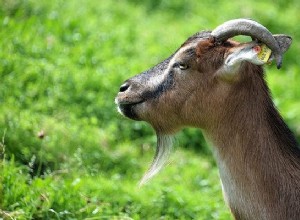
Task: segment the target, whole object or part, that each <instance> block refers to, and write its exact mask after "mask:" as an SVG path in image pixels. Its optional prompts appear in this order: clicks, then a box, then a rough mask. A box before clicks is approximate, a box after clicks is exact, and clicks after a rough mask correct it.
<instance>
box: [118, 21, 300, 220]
mask: <svg viewBox="0 0 300 220" xmlns="http://www.w3.org/2000/svg"><path fill="white" fill-rule="evenodd" d="M236 35H248V36H251V37H252V41H251V42H245V43H239V42H236V41H233V40H231V39H230V38H231V37H233V36H236ZM291 42H292V39H291V37H289V36H287V35H272V34H271V32H269V31H268V29H267V28H265V27H264V26H263V25H261V24H259V23H258V22H255V21H253V20H248V19H235V20H231V21H228V22H225V23H224V24H222V25H220V26H219V27H217V28H216V29H215V30H213V31H212V32H211V31H202V32H198V33H196V34H195V35H193V36H191V37H190V38H188V39H187V40H186V41H185V42H184V43H183V44H182V45H181V47H180V48H179V49H178V50H177V51H176V52H175V53H174V54H172V55H171V56H170V57H169V58H167V59H165V60H164V61H162V62H161V63H159V64H157V65H156V66H154V67H153V68H151V69H149V70H147V71H145V72H142V73H140V74H138V75H136V76H134V77H132V78H130V79H128V80H126V81H125V83H124V84H122V86H121V87H120V91H119V93H118V95H117V97H116V99H115V102H116V104H117V105H118V109H119V111H120V112H121V113H122V114H123V115H125V116H126V117H128V118H131V119H134V120H143V121H146V122H148V123H150V124H151V125H152V127H153V128H154V129H155V131H156V134H157V137H158V143H157V148H156V155H155V157H154V160H153V162H152V165H151V167H150V168H149V170H148V172H147V173H146V174H145V176H144V177H143V179H142V181H141V182H142V183H144V182H145V181H147V180H148V179H149V178H151V177H152V176H153V175H155V174H156V173H157V172H158V171H159V170H160V169H161V168H162V167H163V165H164V164H165V161H166V159H167V158H168V156H169V154H170V149H171V147H172V135H173V134H174V133H175V132H177V131H179V130H180V129H181V128H183V127H186V126H191V127H197V128H200V129H201V130H202V131H203V133H204V135H205V138H206V140H207V141H209V142H210V143H211V144H212V149H213V154H214V157H215V159H216V161H217V165H218V168H219V172H220V178H221V184H222V190H223V194H224V199H225V201H226V203H227V204H228V206H229V208H230V210H231V212H232V214H233V216H234V218H235V219H243V220H244V219H247V220H248V219H249V220H250V219H253V220H254V219H255V220H258V219H260V220H261V219H265V220H270V219H272V220H284V219H287V220H296V219H300V149H299V148H298V144H297V142H296V139H295V137H294V135H293V134H292V132H291V131H290V130H289V128H288V126H287V125H286V124H285V123H284V121H283V119H282V117H281V116H280V114H279V112H278V111H277V109H276V107H275V106H274V104H273V102H272V99H271V95H270V92H269V88H268V86H267V84H266V81H265V79H264V71H263V64H265V63H267V62H270V61H271V60H273V59H274V60H276V63H277V67H278V68H280V66H281V61H282V54H283V53H284V52H285V51H286V50H287V49H288V48H289V46H290V44H291ZM265 46H266V47H265ZM264 47H265V49H266V51H265V52H266V54H267V52H268V51H269V52H270V53H269V55H266V59H264V60H263V59H262V58H261V57H260V56H261V50H262V49H263V48H264ZM269 48H270V49H269ZM271 52H272V53H271ZM270 54H271V55H270Z"/></svg>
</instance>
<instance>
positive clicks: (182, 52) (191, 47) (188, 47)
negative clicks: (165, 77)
mask: <svg viewBox="0 0 300 220" xmlns="http://www.w3.org/2000/svg"><path fill="white" fill-rule="evenodd" d="M198 42H199V41H198ZM198 42H191V43H189V44H185V45H183V46H181V47H180V48H179V50H178V51H177V52H176V53H175V55H174V57H173V60H174V59H175V60H176V59H180V58H185V57H189V56H192V55H193V54H194V53H195V48H196V46H197V44H198Z"/></svg>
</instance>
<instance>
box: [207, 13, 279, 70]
mask: <svg viewBox="0 0 300 220" xmlns="http://www.w3.org/2000/svg"><path fill="white" fill-rule="evenodd" d="M211 35H212V36H213V37H214V38H215V40H216V41H218V42H223V41H225V40H227V39H228V38H231V37H234V36H237V35H247V36H251V37H252V38H255V39H257V40H259V41H261V42H262V43H264V44H266V45H267V46H268V47H269V48H270V49H271V50H272V52H273V55H274V57H275V60H276V64H277V68H278V69H279V68H280V67H281V63H282V53H281V51H280V48H279V45H278V43H277V41H276V40H275V38H274V37H273V35H272V33H271V32H270V31H269V30H268V29H267V28H266V27H264V26H263V25H261V24H259V23H258V22H256V21H253V20H250V19H243V18H241V19H234V20H230V21H227V22H225V23H223V24H221V25H220V26H218V27H216V28H215V29H214V30H213V31H212V32H211Z"/></svg>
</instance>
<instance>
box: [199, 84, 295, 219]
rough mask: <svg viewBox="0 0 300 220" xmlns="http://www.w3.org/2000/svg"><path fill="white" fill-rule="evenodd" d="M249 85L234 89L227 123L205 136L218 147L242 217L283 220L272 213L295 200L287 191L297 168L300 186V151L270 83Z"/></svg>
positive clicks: (229, 192)
mask: <svg viewBox="0 0 300 220" xmlns="http://www.w3.org/2000/svg"><path fill="white" fill-rule="evenodd" d="M257 82H258V81H257V79H256V83H257ZM246 87H248V88H246ZM246 87H245V85H241V87H240V88H237V90H235V91H234V92H235V94H232V97H229V98H228V100H226V103H227V106H225V107H224V109H223V111H224V115H223V116H222V117H221V120H220V121H219V122H218V123H216V124H215V126H214V127H212V128H211V129H209V130H207V131H206V132H205V133H206V136H207V138H208V139H209V140H210V142H212V144H213V146H214V153H215V157H216V159H217V163H218V166H219V170H220V177H221V180H222V184H223V191H224V194H225V197H227V200H228V203H229V206H230V207H231V210H232V211H233V213H234V214H235V216H236V218H237V219H277V218H275V217H274V216H271V215H272V214H271V210H273V211H274V209H276V208H278V207H277V206H278V204H280V203H278V199H285V198H284V196H289V195H284V196H283V195H281V194H288V193H291V192H284V189H282V185H289V184H294V183H292V181H293V180H291V176H289V175H290V172H293V170H294V171H295V170H296V171H295V173H296V172H297V173H298V174H297V175H298V176H297V181H298V182H297V184H299V183H300V181H299V170H300V161H299V158H300V157H299V156H300V153H299V150H298V148H297V147H296V145H297V143H296V141H295V138H294V136H293V135H292V133H291V132H290V130H289V129H288V128H287V126H286V125H285V123H284V122H283V120H282V119H281V117H280V115H279V113H278V112H277V110H276V108H275V107H274V106H273V103H272V101H271V98H270V96H269V94H268V89H267V87H266V85H265V83H264V81H263V80H262V81H261V82H260V84H259V83H258V84H251V82H248V85H247V86H246ZM254 87H255V88H254ZM243 90H244V91H243ZM255 91H258V93H260V94H253V93H254V92H255ZM292 179H293V177H292ZM289 181H290V182H289ZM280 190H282V191H283V192H282V191H280ZM289 190H290V189H289ZM298 194H299V193H298ZM255 212H256V213H257V215H256V216H254V217H253V213H255ZM273 213H276V212H273ZM264 215H265V216H264ZM250 216H252V217H253V218H252V217H250ZM279 217H280V216H279ZM281 217H282V216H281Z"/></svg>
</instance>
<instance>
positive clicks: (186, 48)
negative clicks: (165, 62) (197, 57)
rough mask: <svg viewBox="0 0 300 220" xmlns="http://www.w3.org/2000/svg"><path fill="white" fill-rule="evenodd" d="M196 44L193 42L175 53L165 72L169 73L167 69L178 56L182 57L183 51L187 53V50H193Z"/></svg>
mask: <svg viewBox="0 0 300 220" xmlns="http://www.w3.org/2000/svg"><path fill="white" fill-rule="evenodd" d="M197 44H198V42H194V43H191V44H189V45H187V46H184V47H182V48H180V49H179V50H178V51H177V53H176V54H175V55H174V57H173V58H172V59H171V60H170V63H169V66H168V68H167V69H166V71H169V69H170V68H171V67H172V66H173V65H174V63H175V62H176V61H178V60H179V58H180V56H181V55H182V53H183V52H184V51H187V50H189V49H192V48H195V47H196V46H197Z"/></svg>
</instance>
